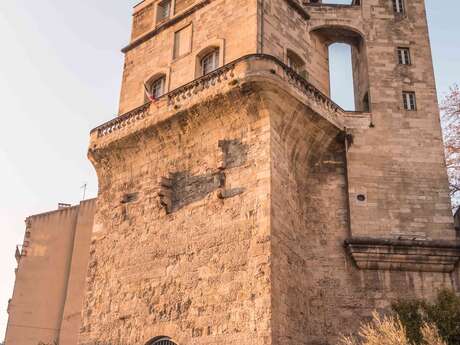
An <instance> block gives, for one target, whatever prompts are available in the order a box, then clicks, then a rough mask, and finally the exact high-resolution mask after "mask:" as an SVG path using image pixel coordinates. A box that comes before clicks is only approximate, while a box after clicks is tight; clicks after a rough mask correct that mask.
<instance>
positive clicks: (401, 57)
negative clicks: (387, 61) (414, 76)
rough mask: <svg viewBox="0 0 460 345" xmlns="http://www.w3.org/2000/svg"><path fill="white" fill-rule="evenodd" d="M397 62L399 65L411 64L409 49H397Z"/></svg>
mask: <svg viewBox="0 0 460 345" xmlns="http://www.w3.org/2000/svg"><path fill="white" fill-rule="evenodd" d="M398 62H399V64H400V65H410V64H411V58H410V50H409V48H398Z"/></svg>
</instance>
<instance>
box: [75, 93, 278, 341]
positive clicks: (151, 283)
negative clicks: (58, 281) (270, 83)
mask: <svg viewBox="0 0 460 345" xmlns="http://www.w3.org/2000/svg"><path fill="white" fill-rule="evenodd" d="M93 160H94V163H95V166H96V169H97V171H98V175H99V183H100V194H99V199H98V203H99V207H98V212H97V215H96V225H95V232H94V234H93V239H92V245H91V252H90V264H89V267H90V268H89V272H88V278H87V291H88V292H87V296H86V302H85V305H84V315H83V318H84V323H83V327H82V333H81V336H80V339H79V344H80V345H87V344H96V343H97V344H110V345H135V344H145V343H146V342H148V341H149V340H150V339H153V338H154V337H157V336H170V337H172V338H173V340H174V341H176V342H177V343H178V344H192V343H193V344H216V345H217V344H222V343H225V344H249V343H251V344H270V343H271V341H270V340H271V338H270V328H269V325H270V269H269V267H268V262H269V255H270V246H269V237H268V235H269V229H270V224H269V203H268V202H269V198H268V193H269V181H270V180H269V178H270V177H269V172H270V163H269V120H268V117H267V116H266V114H265V113H264V112H263V111H260V110H259V102H258V95H257V94H248V93H245V94H242V93H241V92H233V93H231V94H229V95H226V96H220V99H219V100H215V101H214V102H212V103H211V102H204V104H202V105H201V106H199V107H198V108H195V109H192V110H190V111H186V112H180V113H178V114H177V115H176V116H174V117H173V118H171V119H170V120H167V121H165V122H164V123H162V124H159V125H157V126H156V127H154V128H149V129H145V130H144V131H142V132H139V133H138V134H137V135H132V136H130V137H126V138H120V141H118V142H116V143H113V144H112V145H109V146H107V147H106V148H103V149H101V150H100V151H97V152H94V153H93ZM168 191H169V195H168ZM127 195H128V196H129V197H126V196H127ZM168 197H169V200H170V202H171V204H170V205H172V207H171V208H168V206H167V205H168V204H169V203H168V202H166V201H165V199H167V198H168ZM163 202H165V203H163Z"/></svg>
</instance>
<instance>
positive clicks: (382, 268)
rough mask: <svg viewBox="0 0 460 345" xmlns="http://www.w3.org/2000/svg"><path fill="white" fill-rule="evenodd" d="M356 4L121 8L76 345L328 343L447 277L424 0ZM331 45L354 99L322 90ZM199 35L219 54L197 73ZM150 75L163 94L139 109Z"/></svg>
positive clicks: (94, 151) (248, 1)
mask: <svg viewBox="0 0 460 345" xmlns="http://www.w3.org/2000/svg"><path fill="white" fill-rule="evenodd" d="M173 3H174V1H173ZM361 3H362V4H361V5H358V2H353V5H326V4H321V2H320V3H317V4H310V3H308V2H307V1H302V2H298V1H296V0H289V1H288V0H263V1H256V0H242V1H227V0H201V1H198V0H196V1H193V0H190V1H189V0H176V1H175V5H176V8H175V10H174V9H173V12H172V15H171V17H170V18H166V19H163V20H162V21H161V22H156V18H157V17H156V13H157V12H156V11H157V4H158V1H156V0H146V1H143V2H142V3H140V4H139V5H137V6H136V7H135V11H134V18H133V33H132V41H131V42H130V44H129V45H128V46H127V47H126V48H125V49H124V50H123V51H124V52H125V53H126V56H125V66H124V74H123V83H122V91H121V98H120V113H121V114H123V115H120V116H119V117H118V118H116V119H114V120H112V121H110V122H108V123H105V124H103V125H101V126H99V127H97V128H95V130H93V131H92V132H91V142H90V148H89V158H90V160H91V162H92V163H93V165H94V167H95V168H96V171H97V174H98V178H99V198H98V207H97V212H96V215H95V218H94V227H93V232H92V238H91V245H90V248H89V249H88V252H89V256H90V258H89V264H88V269H87V277H86V291H85V293H86V296H85V300H84V304H83V307H82V318H83V322H82V327H81V330H80V335H79V339H78V344H79V345H96V344H101V345H102V344H104V345H134V344H149V345H150V340H152V339H156V338H157V337H159V336H168V337H171V338H172V340H174V342H176V343H177V344H178V345H185V344H196V345H214V344H216V345H217V344H230V345H231V344H238V345H241V344H255V345H265V344H267V345H268V344H276V345H284V344H286V345H292V344H305V345H319V344H322V345H326V344H331V345H332V344H335V343H336V341H337V338H338V336H339V335H340V334H341V333H343V332H347V333H348V332H353V331H355V330H356V329H357V328H358V326H359V323H360V321H361V320H363V319H365V318H367V317H369V316H370V315H371V313H372V311H373V310H378V311H383V310H385V309H387V308H388V307H389V306H390V304H391V302H392V301H393V300H395V299H396V298H404V297H425V298H431V297H433V296H434V295H435V293H436V290H438V289H440V288H443V287H448V288H453V289H454V290H456V291H459V289H460V275H459V269H458V264H457V261H458V250H457V247H456V244H454V245H452V243H455V242H453V241H454V240H455V238H456V236H457V237H458V232H457V233H456V232H455V230H454V226H453V222H452V217H451V214H450V204H449V195H448V186H447V175H446V171H445V166H444V158H443V150H442V141H441V133H440V126H439V118H438V107H437V100H436V92H435V84H434V76H433V68H432V63H431V55H430V47H429V40H428V31H427V25H426V18H425V17H426V15H425V9H424V3H423V1H422V0H414V1H410V2H409V1H407V8H406V13H405V15H404V16H401V15H397V14H395V13H393V7H392V4H391V1H390V0H367V1H361ZM173 7H174V6H173ZM188 25H192V32H193V34H192V38H191V42H186V43H190V46H191V49H190V52H189V53H186V54H184V55H183V56H180V57H175V55H174V54H173V50H174V44H175V43H174V42H175V41H176V38H175V37H176V36H175V33H176V32H178V31H179V30H181V29H183V28H184V27H186V26H188ZM335 42H345V43H348V44H350V45H351V46H352V60H353V76H354V88H355V103H356V107H357V112H346V111H344V110H343V109H341V108H340V107H339V106H337V105H336V104H335V103H334V102H332V101H331V100H330V99H329V94H330V90H329V65H328V63H329V61H328V58H329V57H328V46H329V45H330V44H332V43H335ZM401 46H402V47H409V48H410V49H411V54H412V64H411V65H408V66H402V65H398V60H397V56H396V49H397V47H401ZM210 49H211V50H212V49H219V56H218V60H219V66H220V68H219V69H217V70H215V71H213V72H211V73H209V74H207V75H205V76H201V74H202V73H201V72H200V68H201V62H200V59H201V58H202V57H203V56H204V55H206V53H208V52H209V51H210ZM292 53H295V55H296V56H297V57H298V58H299V59H300V60H303V62H304V63H305V65H304V69H305V70H303V71H296V70H295V69H293V68H290V67H288V66H287V64H288V63H290V61H288V56H292V55H289V54H292ZM291 62H292V61H291ZM292 67H295V66H292ZM298 72H300V73H298ZM158 75H162V76H164V78H165V79H164V87H165V90H164V91H165V92H166V93H167V94H166V95H164V96H163V97H160V98H159V99H158V100H156V101H155V102H148V103H144V102H145V100H146V95H145V92H144V83H145V82H146V81H149V80H151V79H152V78H153V77H155V76H158ZM304 77H306V79H305V78H304ZM403 91H412V92H415V93H416V96H417V104H418V107H417V110H416V111H406V110H404V108H403V104H402V92H403ZM363 238H364V239H363ZM440 243H444V244H446V243H449V245H442V246H441V245H439V244H440ZM344 244H345V245H344ZM18 255H19V256H20V253H18ZM72 310H73V309H72ZM74 335H75V334H74ZM75 337H76V336H75ZM73 339H74V338H73ZM68 344H69V345H73V344H75V340H72V341H70V342H69V343H68ZM7 345H10V344H8V343H7ZM14 345H32V344H29V343H18V344H14ZM33 345H36V344H33ZM66 345H67V343H66Z"/></svg>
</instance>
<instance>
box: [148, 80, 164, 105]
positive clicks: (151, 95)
mask: <svg viewBox="0 0 460 345" xmlns="http://www.w3.org/2000/svg"><path fill="white" fill-rule="evenodd" d="M165 89H166V76H165V75H164V74H162V75H160V76H156V77H154V78H152V79H151V80H150V81H149V82H148V83H147V84H146V90H145V96H146V100H152V99H158V98H160V97H161V96H163V95H164V94H165Z"/></svg>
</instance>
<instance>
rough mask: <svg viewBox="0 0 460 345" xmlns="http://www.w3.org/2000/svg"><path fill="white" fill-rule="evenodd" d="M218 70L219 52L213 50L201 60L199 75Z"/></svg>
mask: <svg viewBox="0 0 460 345" xmlns="http://www.w3.org/2000/svg"><path fill="white" fill-rule="evenodd" d="M217 68H219V50H218V49H214V50H213V51H211V52H210V53H208V54H206V55H205V56H203V57H202V58H201V75H206V74H208V73H211V72H212V71H214V70H216V69H217Z"/></svg>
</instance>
